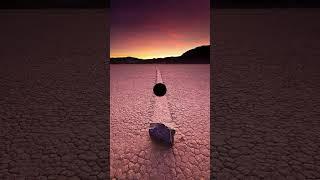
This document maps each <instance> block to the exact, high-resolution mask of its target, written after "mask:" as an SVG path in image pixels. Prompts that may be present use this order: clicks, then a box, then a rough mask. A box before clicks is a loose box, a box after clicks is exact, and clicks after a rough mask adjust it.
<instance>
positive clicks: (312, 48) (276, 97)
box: [211, 9, 320, 179]
mask: <svg viewBox="0 0 320 180" xmlns="http://www.w3.org/2000/svg"><path fill="white" fill-rule="evenodd" d="M319 18H320V11H319V9H256V10H249V9H247V10H246V9H243V10H235V9H233V10H215V11H214V17H213V25H212V30H213V31H211V33H212V38H213V39H212V40H213V41H214V44H216V46H215V47H214V48H213V49H212V54H213V58H212V59H211V60H212V64H211V65H212V71H211V73H213V74H212V76H211V85H212V86H211V110H212V111H211V112H212V116H211V123H212V124H211V137H212V138H211V145H212V146H211V152H212V154H211V155H212V158H211V160H212V169H211V173H212V175H213V177H214V178H217V179H232V178H240V179H259V178H265V179H295V178H297V179H308V178H309V179H312V178H313V179H319V178H320V153H319V151H320V131H319V130H320V69H319V67H320V61H319V58H320V45H319V44H320V23H317V21H318V19H319Z"/></svg>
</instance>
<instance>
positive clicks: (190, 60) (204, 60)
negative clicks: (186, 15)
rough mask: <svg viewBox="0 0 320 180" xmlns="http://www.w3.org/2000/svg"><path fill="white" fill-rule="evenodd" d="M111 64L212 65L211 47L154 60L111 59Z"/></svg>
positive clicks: (202, 47)
mask: <svg viewBox="0 0 320 180" xmlns="http://www.w3.org/2000/svg"><path fill="white" fill-rule="evenodd" d="M110 63H111V64H210V45H207V46H199V47H196V48H194V49H191V50H189V51H187V52H185V53H183V54H182V55H181V56H177V57H165V58H154V59H138V58H134V57H123V58H111V59H110Z"/></svg>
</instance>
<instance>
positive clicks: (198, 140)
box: [110, 64, 210, 179]
mask: <svg viewBox="0 0 320 180" xmlns="http://www.w3.org/2000/svg"><path fill="white" fill-rule="evenodd" d="M110 68H111V69H110V71H111V72H110V100H111V101H110V102H111V111H110V112H111V114H110V116H111V122H110V127H111V133H110V144H111V147H110V148H111V151H110V159H111V172H110V173H111V177H112V178H117V179H164V178H166V179H201V178H204V179H209V174H210V170H209V169H210V150H209V146H210V145H209V140H210V139H209V138H210V137H209V130H210V129H209V128H210V127H209V122H210V121H209V118H210V113H209V112H210V110H209V93H210V89H209V88H210V87H209V78H210V74H209V73H210V66H209V65H152V64H149V65H110ZM157 72H159V73H157ZM195 74H197V75H196V76H195ZM161 81H163V82H164V83H165V84H166V86H167V90H168V91H167V94H166V95H165V96H163V97H156V96H155V95H154V94H153V91H152V88H153V86H154V84H155V83H156V82H161ZM150 122H163V123H165V124H169V125H170V126H171V127H172V126H173V127H174V128H175V129H176V135H175V144H174V146H173V148H172V149H158V148H155V147H153V146H152V143H151V140H150V138H149V134H148V128H149V123H150Z"/></svg>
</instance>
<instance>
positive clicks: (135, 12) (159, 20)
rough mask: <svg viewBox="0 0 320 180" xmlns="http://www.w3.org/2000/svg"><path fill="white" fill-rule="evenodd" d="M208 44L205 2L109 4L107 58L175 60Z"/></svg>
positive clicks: (138, 0)
mask: <svg viewBox="0 0 320 180" xmlns="http://www.w3.org/2000/svg"><path fill="white" fill-rule="evenodd" d="M209 41H210V1H209V0H158V1H156V0H112V1H111V57H124V56H133V57H139V58H152V57H166V56H177V55H181V54H182V53H183V52H185V51H187V50H189V49H192V48H194V47H196V46H200V45H207V44H209Z"/></svg>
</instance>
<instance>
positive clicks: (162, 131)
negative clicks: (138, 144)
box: [149, 123, 176, 147]
mask: <svg viewBox="0 0 320 180" xmlns="http://www.w3.org/2000/svg"><path fill="white" fill-rule="evenodd" d="M175 133H176V131H175V130H174V129H171V128H169V127H167V126H166V125H164V124H162V123H150V128H149V135H150V138H151V140H152V141H153V142H156V143H159V144H163V145H166V146H169V147H171V146H172V145H173V142H174V134H175Z"/></svg>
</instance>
